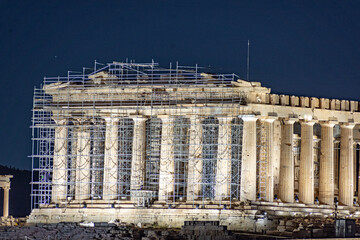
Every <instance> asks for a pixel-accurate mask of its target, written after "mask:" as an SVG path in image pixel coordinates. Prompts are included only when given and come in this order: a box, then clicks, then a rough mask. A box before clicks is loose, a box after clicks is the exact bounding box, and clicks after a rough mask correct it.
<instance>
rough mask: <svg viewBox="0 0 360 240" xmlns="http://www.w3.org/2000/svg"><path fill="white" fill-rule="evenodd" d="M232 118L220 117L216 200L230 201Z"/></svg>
mask: <svg viewBox="0 0 360 240" xmlns="http://www.w3.org/2000/svg"><path fill="white" fill-rule="evenodd" d="M232 119H233V118H232V117H227V116H226V117H218V120H219V136H218V154H217V162H216V183H215V184H216V185H215V200H218V201H221V200H229V199H230V189H231V121H232Z"/></svg>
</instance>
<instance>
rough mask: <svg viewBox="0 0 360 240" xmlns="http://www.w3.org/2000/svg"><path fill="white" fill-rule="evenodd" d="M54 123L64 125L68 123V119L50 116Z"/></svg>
mask: <svg viewBox="0 0 360 240" xmlns="http://www.w3.org/2000/svg"><path fill="white" fill-rule="evenodd" d="M52 119H53V120H54V122H55V123H56V125H66V124H67V123H68V120H67V119H66V118H56V117H55V118H54V117H53V118H52Z"/></svg>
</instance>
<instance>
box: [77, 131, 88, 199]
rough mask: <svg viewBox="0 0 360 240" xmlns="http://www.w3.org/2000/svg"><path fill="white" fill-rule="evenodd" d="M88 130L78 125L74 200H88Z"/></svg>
mask: <svg viewBox="0 0 360 240" xmlns="http://www.w3.org/2000/svg"><path fill="white" fill-rule="evenodd" d="M90 147H91V139H90V129H89V128H88V126H85V125H80V126H79V127H78V134H77V149H76V150H77V151H76V152H77V153H76V184H75V199H76V200H80V201H82V200H87V199H89V198H90V184H91V183H90V150H91V149H90Z"/></svg>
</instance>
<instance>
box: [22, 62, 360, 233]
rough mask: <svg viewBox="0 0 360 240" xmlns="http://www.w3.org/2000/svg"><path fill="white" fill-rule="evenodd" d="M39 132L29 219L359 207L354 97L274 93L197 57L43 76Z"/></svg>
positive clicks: (251, 215)
mask: <svg viewBox="0 0 360 240" xmlns="http://www.w3.org/2000/svg"><path fill="white" fill-rule="evenodd" d="M32 130H33V138H32V139H33V154H32V160H33V180H32V206H33V210H32V213H31V216H30V218H29V222H47V223H51V222H61V221H84V220H88V221H110V220H114V219H118V220H120V221H122V222H125V223H135V224H137V223H139V222H141V223H157V224H159V225H166V226H171V227H179V226H181V224H183V222H184V221H188V220H193V219H204V220H218V221H220V222H221V223H222V224H224V225H227V226H228V227H229V229H236V230H244V229H248V228H251V226H252V225H251V224H252V222H254V221H255V222H256V221H258V220H256V219H257V218H256V216H262V217H263V219H265V220H264V221H265V222H262V223H258V224H259V226H258V229H261V228H266V226H267V225H269V224H271V221H270V220H269V219H268V218H266V217H264V216H265V215H273V216H292V217H296V216H298V217H304V216H308V215H309V214H313V215H318V216H320V217H323V218H327V217H330V216H331V215H332V214H333V212H334V206H335V205H336V206H337V211H338V213H337V214H338V215H342V216H347V217H359V216H360V208H359V201H358V199H359V200H360V189H359V187H360V186H359V177H360V168H359V152H360V147H359V144H360V105H359V102H357V101H349V100H338V99H325V98H316V97H303V96H289V95H278V94H273V93H272V92H271V89H270V88H267V87H263V86H261V83H259V82H249V81H245V80H242V79H240V77H238V76H237V75H235V74H212V73H206V71H205V70H204V69H202V68H199V67H197V66H195V67H184V66H179V65H178V64H177V65H176V66H172V65H171V64H170V66H169V67H167V68H162V67H159V66H158V64H156V63H153V62H152V63H135V62H112V63H108V64H103V65H102V64H98V63H95V66H94V69H87V68H84V69H83V71H82V72H81V73H71V72H69V73H68V76H66V77H46V78H45V79H44V84H43V85H42V87H41V88H39V89H35V92H34V107H33V117H32ZM258 218H259V217H258ZM260 225H261V226H260Z"/></svg>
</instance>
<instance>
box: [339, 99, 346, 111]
mask: <svg viewBox="0 0 360 240" xmlns="http://www.w3.org/2000/svg"><path fill="white" fill-rule="evenodd" d="M340 110H341V111H346V102H345V100H341V101H340Z"/></svg>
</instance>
